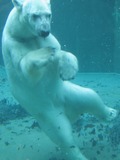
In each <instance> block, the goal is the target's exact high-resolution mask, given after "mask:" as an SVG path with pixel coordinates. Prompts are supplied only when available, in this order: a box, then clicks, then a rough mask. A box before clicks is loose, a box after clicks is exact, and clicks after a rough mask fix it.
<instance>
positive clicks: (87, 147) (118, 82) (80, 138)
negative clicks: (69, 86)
mask: <svg viewBox="0 0 120 160" xmlns="http://www.w3.org/2000/svg"><path fill="white" fill-rule="evenodd" d="M74 82H75V83H77V84H80V85H82V86H85V87H90V88H93V89H94V90H95V91H96V92H98V93H99V95H100V96H101V97H102V99H103V100H104V102H105V103H106V104H107V105H110V106H112V107H114V108H116V109H118V110H119V105H120V75H118V74H78V76H77V77H76V79H75V80H74ZM119 124H120V118H119V117H118V119H117V120H115V121H114V122H111V123H109V124H108V123H107V124H106V123H103V122H99V121H98V120H97V119H95V118H94V117H93V116H88V115H85V116H82V117H81V118H79V119H78V120H77V121H76V123H75V124H74V125H73V128H74V136H75V139H76V142H77V143H78V145H79V147H80V149H81V151H82V152H83V153H84V154H85V155H86V157H87V158H88V159H89V160H107V159H108V160H120V129H119V128H120V127H119ZM0 160H62V155H61V152H60V150H59V147H57V146H56V145H54V144H53V143H52V142H51V140H50V139H49V138H48V137H47V136H46V135H45V134H44V133H43V132H42V130H41V129H40V128H39V127H38V126H37V125H36V121H35V119H34V118H32V117H30V116H29V117H25V118H22V119H15V120H11V121H7V122H6V123H5V124H3V125H2V124H1V125H0Z"/></svg>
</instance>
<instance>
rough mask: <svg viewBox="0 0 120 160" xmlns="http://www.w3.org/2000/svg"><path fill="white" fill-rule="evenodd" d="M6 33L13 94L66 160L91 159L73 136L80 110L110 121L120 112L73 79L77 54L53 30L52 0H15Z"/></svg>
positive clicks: (4, 47)
mask: <svg viewBox="0 0 120 160" xmlns="http://www.w3.org/2000/svg"><path fill="white" fill-rule="evenodd" d="M12 2H13V5H14V8H13V10H12V11H11V13H10V15H9V17H8V19H7V22H6V25H5V27H4V31H3V38H2V52H3V57H4V62H5V67H6V71H7V75H8V79H9V82H10V86H11V92H12V94H13V95H14V97H15V98H16V99H17V100H18V102H19V103H20V104H21V106H23V107H24V108H25V109H26V110H27V111H28V112H29V113H30V114H31V115H33V116H34V117H35V118H36V119H37V120H38V122H39V123H40V126H41V128H42V129H43V131H44V132H45V133H46V134H47V135H48V137H49V138H50V139H51V140H52V141H53V142H54V143H55V144H57V145H58V146H59V147H60V148H61V152H63V153H64V155H65V157H66V159H68V160H87V158H86V157H85V156H84V155H82V153H81V152H80V150H79V148H78V146H77V144H76V143H75V141H74V138H73V134H72V125H71V124H72V122H73V120H74V119H75V118H76V117H77V116H78V115H80V114H82V113H86V112H87V113H90V114H94V115H96V116H98V117H99V118H101V119H106V120H112V119H114V118H115V117H116V115H117V111H116V110H115V109H112V108H109V107H107V106H105V105H104V103H103V101H102V100H101V98H100V97H99V96H98V95H97V93H95V92H94V91H93V90H91V89H88V88H83V87H81V86H78V85H75V84H73V83H71V82H70V81H69V80H70V79H72V78H74V77H75V75H76V73H77V71H78V62H77V58H76V57H75V56H74V55H73V54H72V53H70V52H66V51H63V50H61V46H60V44H59V42H58V41H57V39H56V38H55V37H54V36H53V35H52V34H51V33H50V22H51V8H50V0H12Z"/></svg>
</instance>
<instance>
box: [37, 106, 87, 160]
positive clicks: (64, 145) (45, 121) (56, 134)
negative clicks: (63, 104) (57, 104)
mask: <svg viewBox="0 0 120 160" xmlns="http://www.w3.org/2000/svg"><path fill="white" fill-rule="evenodd" d="M37 120H38V121H39V123H40V126H41V128H42V130H43V131H44V132H45V133H46V134H47V136H48V137H49V138H50V139H51V140H52V141H53V142H54V143H55V144H56V145H58V146H59V147H60V149H61V153H62V154H63V155H64V156H65V160H87V159H86V158H85V157H84V156H83V155H82V153H81V152H80V150H79V148H78V146H77V145H76V144H75V141H74V138H73V133H72V127H71V124H70V122H69V120H68V118H67V117H66V115H65V114H64V112H61V111H59V110H57V109H55V108H54V109H53V108H51V110H50V111H46V113H43V114H42V115H38V116H37Z"/></svg>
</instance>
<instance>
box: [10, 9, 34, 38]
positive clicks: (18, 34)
mask: <svg viewBox="0 0 120 160" xmlns="http://www.w3.org/2000/svg"><path fill="white" fill-rule="evenodd" d="M21 23H22V22H21V21H20V17H19V13H18V12H17V10H16V9H15V8H14V9H13V10H12V11H11V13H10V15H9V19H8V28H9V33H10V35H11V36H12V37H14V38H16V39H20V40H28V39H33V38H37V37H36V36H35V35H33V34H32V32H31V30H30V29H29V28H28V26H27V25H26V24H25V23H22V25H21ZM13 25H14V27H13ZM10 26H11V27H10ZM15 26H16V27H15Z"/></svg>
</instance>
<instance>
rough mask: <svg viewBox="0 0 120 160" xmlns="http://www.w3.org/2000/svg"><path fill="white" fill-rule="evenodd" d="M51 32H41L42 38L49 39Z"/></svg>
mask: <svg viewBox="0 0 120 160" xmlns="http://www.w3.org/2000/svg"><path fill="white" fill-rule="evenodd" d="M49 33H50V32H49V31H41V37H44V38H45V37H47V36H48V35H49Z"/></svg>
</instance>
